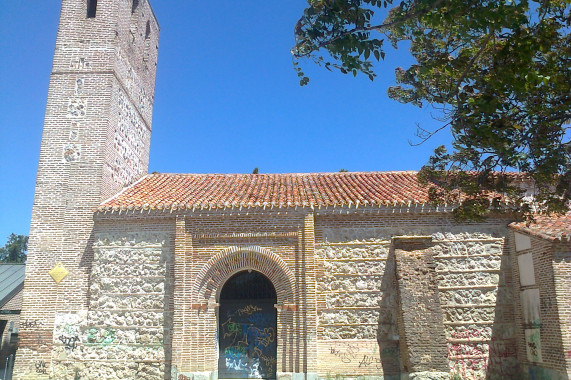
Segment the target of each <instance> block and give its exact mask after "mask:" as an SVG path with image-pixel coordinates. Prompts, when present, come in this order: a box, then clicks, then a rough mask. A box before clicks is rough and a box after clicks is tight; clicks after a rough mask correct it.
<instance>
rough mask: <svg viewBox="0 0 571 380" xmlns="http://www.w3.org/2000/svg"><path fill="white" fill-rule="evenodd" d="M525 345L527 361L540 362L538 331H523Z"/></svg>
mask: <svg viewBox="0 0 571 380" xmlns="http://www.w3.org/2000/svg"><path fill="white" fill-rule="evenodd" d="M525 345H526V350H527V360H529V361H530V362H541V361H542V360H541V340H540V334H539V329H526V330H525Z"/></svg>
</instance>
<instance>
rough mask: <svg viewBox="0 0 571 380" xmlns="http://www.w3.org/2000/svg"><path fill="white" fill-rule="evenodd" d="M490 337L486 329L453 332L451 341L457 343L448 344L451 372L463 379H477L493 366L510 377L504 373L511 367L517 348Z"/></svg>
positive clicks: (501, 373)
mask: <svg viewBox="0 0 571 380" xmlns="http://www.w3.org/2000/svg"><path fill="white" fill-rule="evenodd" d="M488 336H489V335H488V334H487V332H486V331H485V330H484V329H481V330H480V329H473V330H465V331H456V332H453V333H452V334H451V339H453V340H456V342H455V343H449V344H448V358H449V366H450V370H451V372H452V373H456V374H458V375H460V376H462V378H467V379H468V378H470V379H471V378H474V379H476V378H479V376H480V377H481V375H482V374H484V373H486V372H487V371H488V369H489V368H490V367H491V366H492V365H493V366H494V367H496V368H497V369H498V370H499V371H500V375H506V376H508V375H510V374H509V373H503V370H504V367H505V368H509V367H510V365H509V363H510V360H511V359H513V358H514V357H515V356H516V349H515V346H513V345H511V344H506V341H504V340H498V339H496V337H491V338H487V337H488ZM458 341H460V342H458ZM504 361H506V363H504ZM504 364H505V365H504Z"/></svg>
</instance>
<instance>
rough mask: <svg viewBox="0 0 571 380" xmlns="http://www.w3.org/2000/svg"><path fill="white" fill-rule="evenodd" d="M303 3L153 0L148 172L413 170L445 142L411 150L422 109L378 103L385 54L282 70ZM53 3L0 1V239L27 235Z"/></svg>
mask: <svg viewBox="0 0 571 380" xmlns="http://www.w3.org/2000/svg"><path fill="white" fill-rule="evenodd" d="M304 7H305V0H290V1H267V0H245V1H230V0H224V1H221V0H211V1H188V0H187V1H181V0H179V1H175V0H155V1H154V3H153V8H154V10H155V13H156V15H157V18H158V19H159V23H160V25H161V37H160V44H159V62H158V74H157V84H156V93H155V105H154V115H153V135H152V141H151V158H150V167H149V171H150V172H153V171H158V172H165V173H166V172H169V173H172V172H181V173H183V172H187V173H251V172H252V170H253V169H254V167H258V168H259V170H260V172H261V173H276V172H331V171H338V170H339V169H341V168H345V169H348V170H350V171H391V170H418V169H419V168H420V167H421V166H422V165H423V164H424V163H425V162H426V160H427V158H428V156H429V154H430V152H431V151H432V150H433V149H434V148H435V147H436V146H437V145H440V144H443V143H445V142H447V141H448V140H449V135H448V133H447V132H443V133H440V134H439V135H437V136H436V137H435V138H433V139H432V140H430V141H429V142H428V143H425V144H423V145H422V146H420V147H413V146H410V145H409V143H408V141H409V140H414V139H415V137H414V133H415V130H416V123H419V124H420V125H421V126H422V127H424V128H429V129H430V128H435V127H436V126H438V125H439V122H437V121H435V120H434V119H433V118H432V113H433V112H434V110H432V109H418V108H415V107H413V106H410V105H401V104H399V103H397V102H394V101H392V100H390V99H388V97H387V95H386V90H387V88H388V86H390V85H391V84H394V68H395V67H397V66H399V65H400V66H407V65H409V64H410V63H411V62H412V60H411V57H410V55H409V53H408V51H407V49H406V46H403V47H402V48H400V49H399V50H397V51H393V50H388V51H387V58H386V60H385V61H383V62H381V63H380V64H379V65H378V67H377V73H378V75H379V76H378V78H377V79H376V80H375V81H374V82H370V81H369V80H368V79H366V78H365V77H364V76H358V77H357V78H353V76H352V75H350V76H345V75H342V74H340V73H337V72H328V71H326V70H324V69H320V68H317V67H314V66H312V65H311V64H310V63H307V64H306V65H305V66H304V68H305V70H306V73H307V74H309V76H310V78H311V82H310V84H309V85H308V86H305V87H300V86H299V84H298V80H297V77H296V74H295V72H294V71H293V69H292V61H291V55H290V53H289V50H290V48H291V47H292V46H293V42H294V41H293V27H294V25H295V23H296V21H297V19H298V18H299V16H300V15H301V13H302V11H303V9H304ZM59 9H60V0H43V1H35V2H29V1H4V2H3V3H2V7H1V8H0V33H1V35H2V38H1V39H0V56H1V57H2V59H1V60H0V115H1V117H0V184H1V185H0V246H1V245H3V244H4V242H5V239H6V238H7V237H8V235H9V234H10V233H11V232H15V233H17V234H28V232H29V223H30V216H31V210H32V203H33V195H34V185H35V180H36V169H37V163H38V155H39V148H40V139H41V133H42V123H43V117H44V110H45V102H46V96H47V90H48V80H49V74H50V70H51V62H52V56H53V51H54V45H55V37H56V30H57V24H58V17H59Z"/></svg>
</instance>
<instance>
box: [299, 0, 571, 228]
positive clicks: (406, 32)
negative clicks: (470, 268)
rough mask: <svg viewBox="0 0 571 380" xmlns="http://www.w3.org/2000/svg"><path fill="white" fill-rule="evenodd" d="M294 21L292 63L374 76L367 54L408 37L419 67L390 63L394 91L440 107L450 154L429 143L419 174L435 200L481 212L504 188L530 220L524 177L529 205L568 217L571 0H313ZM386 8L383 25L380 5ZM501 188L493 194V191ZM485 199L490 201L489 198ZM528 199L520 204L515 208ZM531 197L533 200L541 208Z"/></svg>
mask: <svg viewBox="0 0 571 380" xmlns="http://www.w3.org/2000/svg"><path fill="white" fill-rule="evenodd" d="M308 4H309V6H308V8H306V9H305V11H304V13H303V16H302V17H301V18H300V20H299V21H298V23H297V25H296V27H295V37H296V45H295V47H294V48H293V49H292V53H293V55H294V68H295V69H296V71H297V73H298V76H299V77H300V83H301V84H302V85H304V84H307V83H308V81H309V79H308V78H307V77H306V76H305V74H304V73H303V71H302V69H301V68H300V66H299V64H300V61H301V60H304V59H305V60H307V59H309V60H310V61H313V62H314V63H317V64H318V65H320V66H323V67H325V68H326V69H329V70H332V69H337V70H339V71H341V72H342V73H344V74H347V73H351V74H353V75H357V74H358V73H363V74H365V75H367V76H368V77H369V78H370V79H371V80H373V79H374V77H375V72H374V70H373V69H374V67H373V62H374V61H373V59H374V60H377V61H378V60H380V59H382V58H384V56H385V47H384V41H385V40H386V41H388V42H390V43H391V44H392V45H393V46H394V47H397V45H398V44H399V43H400V42H401V41H409V43H410V52H411V54H412V56H413V57H414V58H415V60H416V62H415V63H414V64H413V65H411V66H410V67H408V68H397V69H396V70H395V72H396V85H395V86H392V87H390V88H389V89H388V95H389V97H391V98H393V99H395V100H397V101H399V102H402V103H410V104H412V105H415V106H418V107H425V106H432V107H435V108H437V109H438V110H440V111H441V116H442V117H441V119H440V118H439V120H441V121H442V124H441V127H440V128H438V129H437V130H435V131H427V130H422V129H420V130H419V136H420V137H421V140H422V141H425V140H427V139H429V138H430V137H431V136H432V135H433V134H434V133H436V132H437V131H439V130H441V129H445V128H449V129H450V131H451V133H452V137H453V143H452V147H453V150H452V151H451V152H447V151H446V149H445V148H444V147H439V148H437V149H436V150H435V152H434V154H433V155H432V157H430V159H429V161H428V163H427V164H426V165H425V166H424V167H423V169H422V170H421V172H420V175H419V176H420V179H421V180H423V181H426V182H428V183H432V184H437V186H433V187H432V189H431V196H432V198H433V200H435V201H446V202H456V203H457V204H460V207H458V209H457V210H456V214H457V216H459V217H460V218H470V219H474V218H479V217H482V216H485V215H486V214H488V213H489V212H490V211H491V210H494V209H496V208H499V202H498V200H499V194H502V195H508V196H509V197H510V198H511V199H512V200H513V201H514V202H513V204H514V205H517V206H515V211H517V212H521V213H522V214H523V215H529V211H530V208H529V204H528V203H525V202H523V203H522V201H523V200H524V193H523V191H521V183H520V184H518V183H517V179H519V178H520V177H518V176H515V175H510V174H509V173H507V174H506V172H507V171H510V170H514V169H515V170H517V171H520V172H526V173H528V174H529V177H530V178H531V179H532V180H533V187H534V189H533V190H534V192H535V194H534V195H535V200H536V201H538V203H537V204H539V205H541V206H540V208H542V209H545V210H547V211H550V212H551V211H554V212H565V211H567V210H568V206H569V202H570V199H571V141H570V140H571V131H570V126H569V121H570V119H571V37H570V31H571V15H570V10H571V2H569V1H568V0H553V1H548V0H537V1H527V0H513V1H509V0H505V1H478V0H404V1H402V2H400V3H399V4H398V5H394V4H393V3H392V1H390V0H385V1H382V0H308ZM389 7H392V8H391V9H390V10H389V11H388V16H387V17H386V19H385V20H384V21H383V22H381V23H374V22H372V20H375V19H376V16H375V12H378V13H379V11H380V10H381V9H382V8H389ZM496 195H497V196H496ZM490 199H492V200H495V201H490ZM522 204H523V206H522ZM537 204H536V205H537Z"/></svg>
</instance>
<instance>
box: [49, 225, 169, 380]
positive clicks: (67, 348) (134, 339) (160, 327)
mask: <svg viewBox="0 0 571 380" xmlns="http://www.w3.org/2000/svg"><path fill="white" fill-rule="evenodd" d="M169 265H171V266H172V253H171V252H170V246H169V241H168V238H167V235H166V234H164V233H152V232H141V233H128V234H105V233H103V234H98V235H97V236H96V237H95V243H94V259H93V265H92V273H91V278H90V292H89V298H90V304H89V309H88V310H86V311H79V312H71V313H65V312H61V313H58V314H57V316H56V325H55V329H54V350H53V352H52V362H53V376H54V377H55V378H57V379H75V378H80V379H94V380H95V379H109V380H112V379H141V380H142V379H149V380H151V379H159V378H163V377H164V374H165V369H166V366H167V365H168V364H170V363H167V357H166V356H167V354H168V353H169V349H168V348H167V349H165V345H166V346H167V347H168V343H169V342H170V330H169V326H172V311H170V310H169V308H168V306H169V303H168V302H166V303H165V299H166V298H167V297H169V295H168V291H169V287H172V284H170V283H169V281H168V280H167V278H168V274H167V272H168V271H169V270H171V269H169ZM171 291H172V289H171ZM167 372H169V373H170V368H168V371H167Z"/></svg>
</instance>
